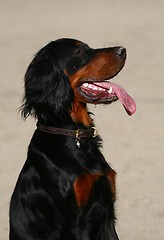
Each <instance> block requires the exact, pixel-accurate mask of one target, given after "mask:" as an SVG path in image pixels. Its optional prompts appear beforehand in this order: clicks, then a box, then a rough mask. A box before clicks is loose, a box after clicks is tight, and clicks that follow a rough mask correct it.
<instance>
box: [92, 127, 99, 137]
mask: <svg viewBox="0 0 164 240" xmlns="http://www.w3.org/2000/svg"><path fill="white" fill-rule="evenodd" d="M91 128H92V129H93V130H94V131H93V138H95V137H97V136H98V131H97V129H96V128H95V127H91Z"/></svg>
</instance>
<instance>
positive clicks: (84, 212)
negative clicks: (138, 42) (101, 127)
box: [10, 38, 136, 240]
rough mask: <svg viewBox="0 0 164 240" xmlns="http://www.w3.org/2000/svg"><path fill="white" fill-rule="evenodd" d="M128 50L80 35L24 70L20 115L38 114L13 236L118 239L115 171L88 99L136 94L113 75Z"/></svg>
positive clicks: (55, 44)
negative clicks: (90, 42)
mask: <svg viewBox="0 0 164 240" xmlns="http://www.w3.org/2000/svg"><path fill="white" fill-rule="evenodd" d="M125 59H126V49H125V48H123V47H110V48H101V49H93V48H90V47H89V46H88V45H87V44H84V43H82V42H81V41H78V40H75V39H67V38H64V39H59V40H56V41H52V42H50V43H49V44H48V45H46V46H45V47H43V48H42V49H41V50H40V51H39V52H38V53H37V54H36V56H35V57H34V59H33V60H32V62H31V64H30V65H29V67H28V69H27V72H26V74H25V95H24V99H23V105H22V107H21V114H22V116H23V117H24V118H25V119H26V118H27V117H28V116H29V115H32V116H34V117H35V118H36V119H37V129H36V130H35V132H34V135H33V137H32V139H31V142H30V145H29V148H28V156H27V160H26V162H25V164H24V166H23V169H22V171H21V173H20V175H19V178H18V181H17V183H16V187H15V190H14V192H13V195H12V198H11V204H10V240H116V239H118V236H117V233H116V230H115V214H114V202H115V175H116V174H115V171H114V170H113V169H112V168H111V167H110V166H109V164H108V163H107V162H106V160H105V159H104V156H103V155H102V153H101V151H100V147H101V146H102V141H101V138H100V136H98V134H97V130H96V128H95V126H94V123H93V119H92V114H91V113H90V112H88V109H87V105H86V104H87V103H92V104H110V103H112V102H114V101H116V100H118V99H119V100H120V102H121V103H122V104H123V106H124V108H125V109H126V111H127V113H128V114H129V115H131V114H133V113H134V112H135V110H136V105H135V102H134V100H133V99H132V98H131V97H130V96H129V95H128V94H127V93H126V92H125V90H124V89H123V88H122V87H121V86H119V85H117V84H114V83H112V82H110V81H109V79H111V78H113V77H114V76H115V75H117V74H118V72H119V71H120V70H121V69H122V67H123V66H124V63H125Z"/></svg>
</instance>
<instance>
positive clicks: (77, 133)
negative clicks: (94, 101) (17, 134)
mask: <svg viewBox="0 0 164 240" xmlns="http://www.w3.org/2000/svg"><path fill="white" fill-rule="evenodd" d="M37 129H39V130H40V131H43V132H47V133H51V134H56V135H64V136H69V137H75V138H76V139H80V138H94V137H97V135H98V133H97V130H96V128H94V127H91V128H89V129H77V130H70V129H64V128H55V127H50V126H46V125H43V124H41V123H37Z"/></svg>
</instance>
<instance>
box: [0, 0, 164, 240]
mask: <svg viewBox="0 0 164 240" xmlns="http://www.w3.org/2000/svg"><path fill="white" fill-rule="evenodd" d="M163 26H164V1H163V0H158V1H155V0H154V1H153V0H147V1H146V0H137V1H136V0H121V1H118V0H115V1H112V0H102V1H97V0H94V1H89V0H83V1H76V0H70V1H63V0H60V1H52V0H46V1H44V0H38V1H32V0H28V1H25V0H14V1H9V0H5V1H3V0H0V31H1V32H0V61H1V63H0V149H1V150H0V155H1V158H0V240H6V239H8V207H9V202H10V196H11V193H12V191H13V188H14V185H15V182H16V179H17V176H18V174H19V171H20V169H21V167H22V165H23V163H24V161H25V158H26V152H27V146H28V143H29V141H30V137H31V134H32V133H33V130H34V129H35V122H34V121H33V120H27V122H26V123H25V122H23V121H22V120H21V118H20V116H19V114H18V113H17V109H18V107H19V106H20V102H21V98H22V94H23V76H24V73H25V70H26V68H27V66H28V64H29V62H30V61H31V59H32V56H33V54H34V53H35V52H36V51H37V50H39V49H40V48H41V47H42V46H43V45H45V44H47V42H49V41H51V40H53V39H57V38H61V37H73V38H77V39H80V40H82V41H84V42H87V43H88V44H89V45H90V46H92V47H107V46H114V45H123V46H125V47H126V48H127V50H128V58H127V62H126V66H125V68H124V70H123V71H122V72H121V73H120V75H119V76H118V77H116V78H115V81H117V82H118V83H120V84H121V85H123V86H124V88H125V89H126V90H127V91H128V92H129V93H130V94H131V95H132V96H133V98H134V99H135V100H136V103H137V107H138V110H137V113H136V114H135V115H134V116H132V117H129V116H128V115H127V114H126V113H125V111H124V109H123V107H122V106H121V104H119V103H115V104H113V105H111V106H107V107H103V106H99V107H96V108H94V107H91V110H92V111H93V112H94V113H95V121H96V123H97V127H98V129H99V133H100V134H101V135H102V137H103V139H104V150H103V152H104V154H105V156H106V159H108V160H109V162H110V163H111V165H112V167H113V168H114V169H115V170H116V171H117V173H118V175H117V205H116V209H117V218H118V221H117V230H118V232H119V236H120V239H126V240H138V239H144V240H154V239H155V240H163V239H164V187H163V185H164V146H163V145H164V140H163V138H164V28H163Z"/></svg>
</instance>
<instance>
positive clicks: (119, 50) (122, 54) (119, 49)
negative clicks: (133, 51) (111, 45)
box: [116, 47, 126, 57]
mask: <svg viewBox="0 0 164 240" xmlns="http://www.w3.org/2000/svg"><path fill="white" fill-rule="evenodd" d="M116 54H117V55H118V56H120V57H125V56H126V48H124V47H116Z"/></svg>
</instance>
